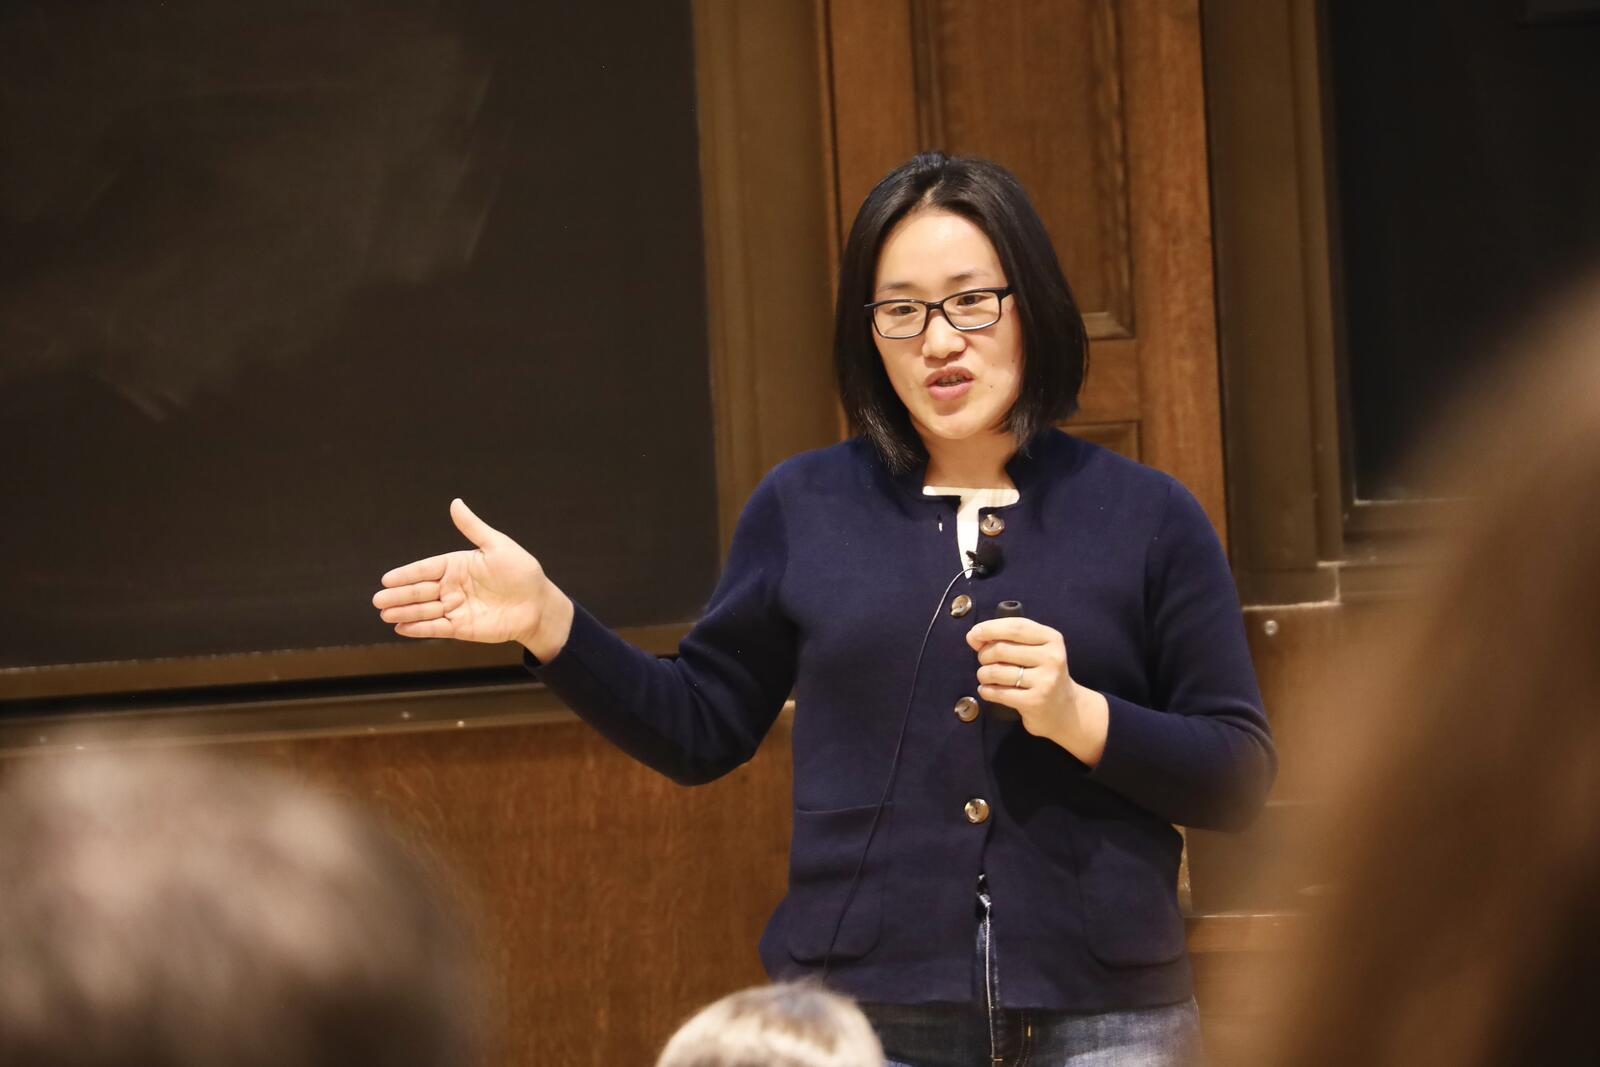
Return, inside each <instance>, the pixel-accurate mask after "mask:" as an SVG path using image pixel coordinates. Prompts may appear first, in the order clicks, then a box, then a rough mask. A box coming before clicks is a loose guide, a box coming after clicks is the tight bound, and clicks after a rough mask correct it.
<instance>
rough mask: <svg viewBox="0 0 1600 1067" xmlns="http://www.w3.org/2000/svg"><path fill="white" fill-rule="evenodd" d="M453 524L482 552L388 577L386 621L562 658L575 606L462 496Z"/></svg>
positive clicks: (380, 596)
mask: <svg viewBox="0 0 1600 1067" xmlns="http://www.w3.org/2000/svg"><path fill="white" fill-rule="evenodd" d="M450 518H451V519H452V520H453V521H454V522H455V524H456V529H458V530H460V531H461V533H462V534H463V535H464V536H465V537H466V538H467V540H469V541H471V542H472V543H473V544H474V545H476V546H477V547H476V548H473V549H463V550H461V551H459V552H446V553H445V554H444V555H442V556H430V557H428V558H427V559H419V560H417V561H416V562H415V563H408V564H406V565H405V566H404V567H396V568H395V569H394V570H392V571H390V572H389V573H388V574H385V575H384V576H383V586H384V588H383V589H382V590H381V591H380V592H378V593H377V594H376V595H375V596H373V598H372V606H373V607H375V608H377V609H378V611H379V615H380V617H381V618H382V619H383V621H384V622H387V623H392V624H394V632H395V633H397V634H399V635H400V636H402V637H453V638H455V639H456V640H458V641H481V642H484V643H488V644H494V643H498V642H501V641H518V642H520V643H521V644H523V645H524V646H526V647H527V649H528V650H529V651H530V652H532V653H533V654H534V655H535V656H537V657H538V658H539V659H540V660H541V661H543V662H546V663H548V662H549V661H550V660H552V659H554V658H555V656H556V653H558V652H560V651H561V648H562V646H563V645H565V644H566V643H567V635H568V634H569V633H570V632H571V630H572V601H571V600H569V599H568V598H567V596H566V594H565V593H563V592H561V590H560V589H557V588H556V586H555V583H554V582H552V581H550V579H549V578H547V577H545V573H544V568H543V567H541V566H539V561H538V560H536V559H534V558H533V557H532V556H531V555H529V554H528V552H527V550H525V549H524V548H523V547H522V546H521V545H519V544H517V543H516V542H515V541H513V540H511V538H509V537H507V536H506V535H505V534H503V533H501V532H500V531H498V530H496V529H494V528H492V527H491V526H489V525H488V524H487V523H485V522H484V521H483V520H482V519H480V518H478V517H477V516H476V515H474V514H473V513H472V511H471V509H470V508H468V507H467V505H466V504H465V503H464V502H463V501H461V500H460V499H459V498H458V499H456V500H452V501H451V502H450Z"/></svg>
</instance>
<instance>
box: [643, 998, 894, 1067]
mask: <svg viewBox="0 0 1600 1067" xmlns="http://www.w3.org/2000/svg"><path fill="white" fill-rule="evenodd" d="M656 1067H883V1049H882V1048H881V1047H880V1046H879V1044H878V1038H877V1035H876V1034H874V1033H873V1032H872V1026H871V1025H870V1024H869V1023H868V1022H867V1017H866V1016H865V1015H863V1014H862V1013H861V1009H859V1008H857V1007H856V1006H855V1004H854V1002H852V1001H851V1000H849V999H848V998H846V997H842V996H840V995H838V994H837V993H830V992H828V991H827V990H825V989H823V988H822V986H820V985H818V984H816V983H814V982H809V981H800V982H782V983H778V984H776V985H770V986H756V987H753V988H751V989H744V990H741V991H739V992H737V993H730V994H729V995H727V996H725V997H723V998H722V999H721V1000H719V1001H717V1002H715V1003H714V1004H711V1005H710V1006H708V1007H706V1008H703V1009H701V1010H700V1011H699V1012H697V1013H696V1014H695V1015H694V1016H693V1017H691V1018H690V1019H689V1021H688V1022H686V1023H684V1024H683V1026H681V1027H679V1029H678V1032H677V1033H675V1034H673V1035H672V1038H671V1040H669V1041H668V1042H667V1046H666V1048H665V1049H663V1050H662V1052H661V1058H660V1059H659V1060H657V1061H656Z"/></svg>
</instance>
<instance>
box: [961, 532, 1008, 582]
mask: <svg viewBox="0 0 1600 1067" xmlns="http://www.w3.org/2000/svg"><path fill="white" fill-rule="evenodd" d="M967 558H968V559H970V560H971V561H972V562H971V563H970V564H969V565H968V566H967V567H966V570H969V571H971V572H972V576H973V577H974V578H992V577H994V576H995V575H996V574H999V573H1000V570H1001V568H1003V567H1004V566H1005V565H1006V555H1005V553H1004V552H1002V551H1000V545H999V543H998V542H995V541H991V540H989V539H987V538H985V539H984V541H983V543H981V544H980V545H978V549H977V551H975V552H968V553H967Z"/></svg>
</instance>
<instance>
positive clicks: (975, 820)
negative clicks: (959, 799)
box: [965, 797, 989, 826]
mask: <svg viewBox="0 0 1600 1067" xmlns="http://www.w3.org/2000/svg"><path fill="white" fill-rule="evenodd" d="M965 811H966V813H967V821H968V822H970V823H971V824H972V825H974V826H976V825H978V824H979V823H983V822H988V821H989V802H988V801H987V800H985V799H983V798H982V797H973V798H972V799H971V800H969V801H967V806H966V808H965Z"/></svg>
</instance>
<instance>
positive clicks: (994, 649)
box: [978, 641, 1051, 667]
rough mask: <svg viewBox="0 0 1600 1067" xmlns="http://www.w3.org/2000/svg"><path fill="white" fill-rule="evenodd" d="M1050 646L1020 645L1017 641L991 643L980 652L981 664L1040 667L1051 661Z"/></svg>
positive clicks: (979, 660) (979, 659)
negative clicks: (1011, 664)
mask: <svg viewBox="0 0 1600 1067" xmlns="http://www.w3.org/2000/svg"><path fill="white" fill-rule="evenodd" d="M1050 647H1051V646H1049V645H1019V644H1017V643H1016V642H1015V641H990V642H989V643H988V644H986V645H984V646H983V647H982V648H981V649H979V650H978V662H979V663H1014V664H1016V665H1017V666H1018V667H1039V666H1042V665H1044V664H1045V663H1048V662H1049V661H1050Z"/></svg>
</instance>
